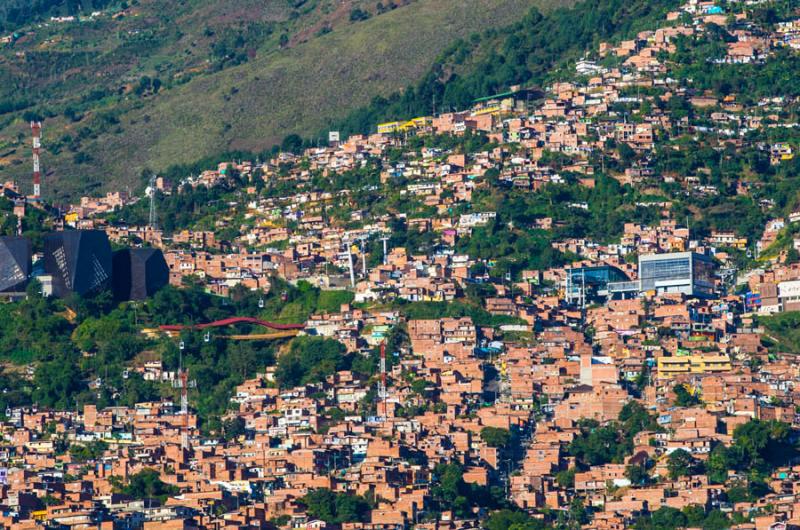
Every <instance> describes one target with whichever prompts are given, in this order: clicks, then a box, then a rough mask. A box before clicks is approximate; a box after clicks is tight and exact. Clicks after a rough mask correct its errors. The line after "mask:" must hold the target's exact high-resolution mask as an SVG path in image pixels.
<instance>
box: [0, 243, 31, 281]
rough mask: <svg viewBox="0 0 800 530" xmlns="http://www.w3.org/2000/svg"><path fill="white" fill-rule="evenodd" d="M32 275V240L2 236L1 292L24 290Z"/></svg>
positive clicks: (0, 252) (0, 244)
mask: <svg viewBox="0 0 800 530" xmlns="http://www.w3.org/2000/svg"><path fill="white" fill-rule="evenodd" d="M30 275H31V242H30V241H28V240H27V239H25V238H24V237H0V292H4V293H6V292H16V291H23V290H24V289H25V285H26V284H27V283H28V278H29V277H30Z"/></svg>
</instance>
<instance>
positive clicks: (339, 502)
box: [300, 488, 372, 524]
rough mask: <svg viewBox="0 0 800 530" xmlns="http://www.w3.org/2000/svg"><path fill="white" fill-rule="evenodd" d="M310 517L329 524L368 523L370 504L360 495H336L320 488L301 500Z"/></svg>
mask: <svg viewBox="0 0 800 530" xmlns="http://www.w3.org/2000/svg"><path fill="white" fill-rule="evenodd" d="M300 503H301V504H303V505H304V506H305V507H306V512H307V513H308V515H309V516H311V517H314V518H316V519H320V520H322V521H325V522H326V523H328V524H342V523H357V522H362V523H363V522H367V521H368V520H369V513H370V510H371V509H372V508H371V505H370V503H369V502H368V501H367V500H366V499H365V498H364V497H361V496H360V495H350V494H347V493H335V492H333V491H331V490H329V489H327V488H319V489H316V490H314V491H312V492H310V493H308V494H307V495H306V496H305V497H303V498H301V499H300Z"/></svg>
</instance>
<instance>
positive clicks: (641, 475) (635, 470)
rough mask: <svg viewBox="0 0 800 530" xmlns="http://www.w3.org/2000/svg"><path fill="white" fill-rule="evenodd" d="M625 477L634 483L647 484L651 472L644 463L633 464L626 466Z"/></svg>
mask: <svg viewBox="0 0 800 530" xmlns="http://www.w3.org/2000/svg"><path fill="white" fill-rule="evenodd" d="M625 477H627V479H628V480H630V481H631V484H634V485H642V484H647V483H648V482H649V481H650V474H649V473H648V472H647V467H646V466H645V465H644V464H631V465H629V466H627V467H625Z"/></svg>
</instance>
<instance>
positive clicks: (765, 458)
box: [733, 420, 797, 471]
mask: <svg viewBox="0 0 800 530" xmlns="http://www.w3.org/2000/svg"><path fill="white" fill-rule="evenodd" d="M791 437H792V429H791V427H790V425H789V424H787V423H784V422H780V421H776V420H769V421H763V420H751V421H749V422H747V423H745V424H743V425H739V426H738V427H736V429H735V430H734V431H733V441H734V445H735V447H736V448H737V449H738V450H741V451H742V456H743V460H744V461H743V462H742V461H740V462H738V464H739V466H740V468H742V469H746V468H755V469H758V470H761V471H769V470H771V469H772V468H774V467H776V466H779V465H784V464H785V463H786V462H788V461H789V460H791V458H792V457H794V456H795V455H796V453H797V451H796V449H795V448H794V445H793V444H792V442H791Z"/></svg>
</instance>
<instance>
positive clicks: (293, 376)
mask: <svg viewBox="0 0 800 530" xmlns="http://www.w3.org/2000/svg"><path fill="white" fill-rule="evenodd" d="M345 352H346V349H345V347H344V345H343V344H342V343H341V342H339V341H336V340H333V339H327V338H323V337H297V338H295V339H294V340H293V341H292V345H291V347H290V348H289V352H288V353H285V354H283V355H281V356H280V357H279V358H278V368H277V370H276V372H275V376H276V378H277V379H278V382H279V383H280V384H281V386H282V387H284V388H288V387H294V386H297V385H301V384H308V383H315V382H319V381H322V380H324V379H325V378H326V377H327V376H329V375H332V374H334V373H336V372H337V371H338V370H343V369H346V368H347V367H348V360H349V359H348V358H347V357H345Z"/></svg>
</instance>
